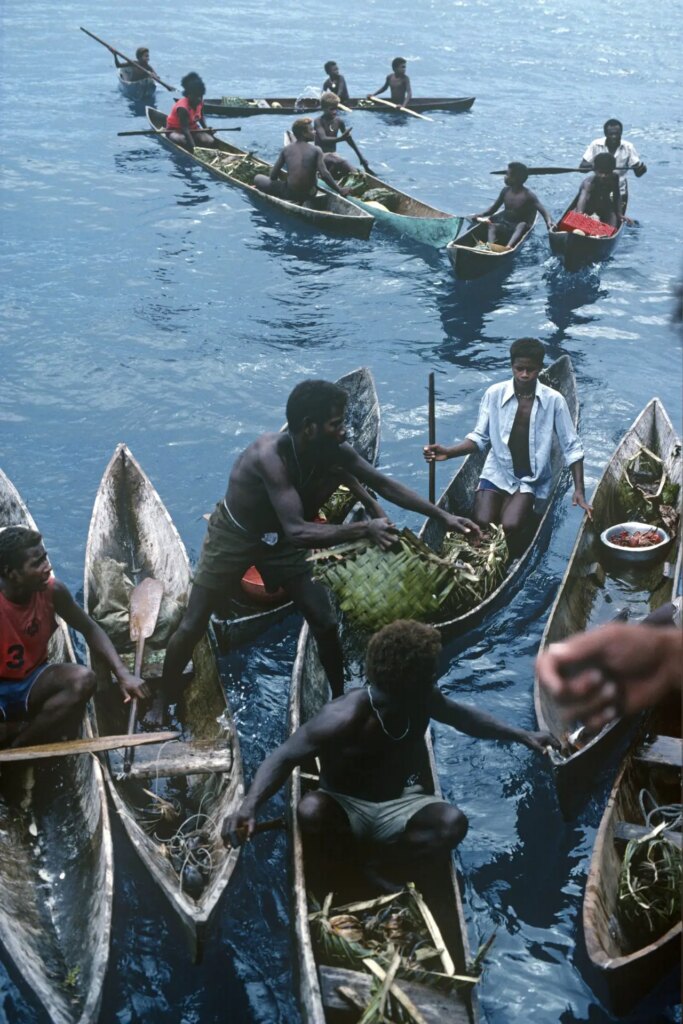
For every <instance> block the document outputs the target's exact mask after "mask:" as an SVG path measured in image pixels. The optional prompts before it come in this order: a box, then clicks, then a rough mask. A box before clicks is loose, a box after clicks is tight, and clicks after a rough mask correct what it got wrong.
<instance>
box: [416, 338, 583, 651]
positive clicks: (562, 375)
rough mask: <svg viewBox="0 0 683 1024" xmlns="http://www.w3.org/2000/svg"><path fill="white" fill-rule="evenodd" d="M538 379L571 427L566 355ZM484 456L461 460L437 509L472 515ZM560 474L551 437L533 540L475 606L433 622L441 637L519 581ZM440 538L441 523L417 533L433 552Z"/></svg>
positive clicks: (573, 400) (575, 410)
mask: <svg viewBox="0 0 683 1024" xmlns="http://www.w3.org/2000/svg"><path fill="white" fill-rule="evenodd" d="M539 379H540V380H541V381H542V382H543V383H544V384H547V385H548V386H549V387H552V388H555V390H557V391H559V392H560V394H561V395H562V396H563V397H564V399H565V401H566V402H567V405H568V406H569V412H570V414H571V417H572V420H573V422H574V424H575V425H576V424H577V422H578V418H579V402H578V398H577V394H576V378H575V376H574V368H573V366H572V364H571V360H570V358H569V356H561V357H560V359H558V360H556V361H555V362H554V363H551V364H550V366H549V367H548V368H547V369H546V370H544V371H543V372H542V373H541V375H540V378H539ZM486 455H487V452H479V451H477V452H472V454H471V455H467V456H466V457H465V458H464V459H463V460H462V463H461V465H460V468H459V469H458V471H457V472H456V474H455V476H454V477H453V479H452V480H451V482H450V483H449V485H448V487H447V488H446V490H445V491H444V492H443V494H442V495H441V497H440V498H439V500H438V502H437V504H438V505H439V507H440V508H445V509H447V511H448V512H452V513H453V514H454V515H459V516H469V517H471V516H472V512H473V509H474V495H475V491H476V489H477V483H478V482H479V477H480V476H481V472H482V469H483V468H484V462H485V461H486ZM564 472H565V470H564V461H563V458H562V453H561V451H560V447H559V444H558V443H557V438H555V439H554V440H553V448H552V484H551V489H550V494H549V495H548V498H547V500H546V502H545V503H544V507H543V509H542V511H541V512H540V514H538V515H536V516H535V523H536V528H535V530H534V533H533V537H532V538H531V540H530V541H529V545H528V547H527V548H526V550H525V551H524V553H523V554H522V555H521V556H520V557H519V558H518V559H516V560H515V561H514V562H513V563H512V564H511V565H510V566H509V567H508V570H507V572H506V574H505V576H504V577H503V579H502V580H501V581H500V583H499V584H498V586H496V588H495V589H494V590H492V591H491V593H490V594H489V595H488V597H486V598H485V599H484V600H483V601H482V602H481V603H480V604H477V605H475V606H474V607H473V608H471V609H470V610H469V611H466V612H464V613H462V614H460V615H458V616H456V617H455V618H450V619H445V620H443V621H440V622H434V625H435V626H437V627H438V628H439V629H440V630H441V632H442V634H443V635H444V637H452V636H460V635H462V634H463V633H466V632H467V630H468V629H471V628H472V627H473V626H474V625H476V623H477V622H479V621H481V619H482V618H483V617H484V616H485V615H487V614H489V612H491V611H493V610H494V608H496V607H498V606H499V605H500V603H501V601H502V599H503V598H504V597H505V596H508V595H509V594H510V591H511V590H512V587H513V585H515V584H516V583H518V582H519V581H520V580H521V577H522V572H523V570H524V568H525V566H526V564H527V562H528V561H529V559H530V557H531V555H532V553H533V552H534V551H538V549H539V544H540V540H541V535H542V532H543V530H544V527H545V526H546V524H549V520H550V516H551V513H552V508H553V503H554V500H555V498H556V497H557V494H558V492H559V490H560V485H561V482H562V479H563V475H564ZM444 535H445V531H444V528H443V526H442V524H441V523H439V522H437V521H436V520H435V519H428V520H427V521H426V522H425V523H424V525H423V526H422V529H421V530H420V534H419V536H420V539H421V540H423V541H424V542H425V544H426V545H427V546H428V547H430V548H431V549H432V550H433V551H436V552H438V551H439V550H440V549H441V546H442V544H443V540H444Z"/></svg>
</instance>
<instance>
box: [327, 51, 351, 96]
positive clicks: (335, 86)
mask: <svg viewBox="0 0 683 1024" xmlns="http://www.w3.org/2000/svg"><path fill="white" fill-rule="evenodd" d="M325 74H326V75H327V78H326V79H325V84H324V85H323V89H322V91H323V92H333V93H334V94H335V96H338V97H339V100H340V102H341V103H348V102H349V100H350V96H349V90H348V89H347V87H346V79H345V78H344V76H343V75H342V74H340V72H339V65H338V64H337V62H336V61H335V60H328V62H327V64H326V65H325Z"/></svg>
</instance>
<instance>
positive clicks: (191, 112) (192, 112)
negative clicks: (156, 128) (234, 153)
mask: <svg viewBox="0 0 683 1024" xmlns="http://www.w3.org/2000/svg"><path fill="white" fill-rule="evenodd" d="M180 84H181V85H182V87H183V96H182V99H179V100H176V102H175V103H174V104H173V109H172V110H171V113H170V114H169V115H168V117H167V119H166V128H167V129H168V130H169V131H170V133H171V134H170V135H169V136H168V138H169V139H170V140H171V141H172V142H177V143H178V145H179V146H184V147H185V149H188V150H189V151H190V153H192V152H193V151H194V147H195V146H215V145H216V140H215V139H214V137H213V135H212V134H211V132H210V130H208V129H207V126H206V121H205V120H204V93H205V92H206V86H205V85H204V82H203V81H202V80H201V78H200V77H199V75H198V74H196V72H194V71H191V72H190V73H189V75H185V77H184V78H183V79H182V81H181V83H180ZM202 129H204V130H203V131H202Z"/></svg>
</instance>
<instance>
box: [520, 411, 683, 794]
mask: <svg viewBox="0 0 683 1024" xmlns="http://www.w3.org/2000/svg"><path fill="white" fill-rule="evenodd" d="M641 445H644V446H646V447H647V448H649V449H650V450H651V451H653V452H654V453H655V454H656V455H659V457H660V458H661V459H662V460H663V461H664V465H665V468H666V471H667V473H668V474H669V476H670V478H671V480H672V481H673V482H674V483H679V484H680V483H681V476H682V474H681V456H680V440H679V438H678V437H677V436H676V432H675V430H674V427H673V424H672V423H671V420H670V419H669V417H668V415H667V412H666V410H665V409H664V406H663V405H662V403H661V402H660V401H659V399H657V398H653V399H652V400H651V401H650V402H648V404H647V405H646V406H645V408H644V409H643V411H642V412H641V413H640V414H639V415H638V416H637V418H636V419H635V421H634V422H633V423H632V424H631V426H630V427H629V429H628V430H627V431H626V433H625V434H624V436H623V438H622V439H621V441H620V442H619V444H618V445H617V447H616V449H615V451H614V453H613V454H612V457H611V458H610V461H609V462H608V464H607V466H606V467H605V469H604V471H603V474H602V476H601V477H600V480H599V481H598V483H597V486H596V488H595V492H594V494H593V497H592V499H591V502H592V505H593V520H592V522H591V520H589V519H587V518H584V519H583V521H582V523H581V525H580V526H579V530H578V534H577V537H576V541H575V543H574V548H573V550H572V553H571V555H570V557H569V562H568V564H567V568H566V570H565V574H564V577H563V579H562V582H561V584H560V588H559V590H558V592H557V596H556V598H555V601H554V602H553V606H552V608H551V610H550V615H549V616H548V622H547V624H546V627H545V630H544V632H543V637H542V639H541V645H540V649H541V650H543V649H544V648H545V647H547V646H548V645H549V644H552V643H557V642H558V641H560V640H564V639H565V638H566V637H568V636H570V635H572V634H573V633H578V632H582V631H583V630H585V629H586V628H587V626H588V625H589V624H590V616H591V611H592V608H593V605H594V602H595V601H596V598H597V596H598V594H599V590H600V580H601V579H602V575H601V573H600V571H599V570H598V572H597V575H596V572H595V567H596V566H600V563H601V560H603V561H604V555H603V551H602V545H601V543H600V533H601V531H602V530H604V529H605V528H606V527H607V526H608V525H611V523H612V522H613V521H618V520H619V512H618V502H617V496H616V494H617V487H618V485H619V480H620V478H621V474H622V471H623V468H624V465H625V463H626V462H627V461H628V459H630V458H631V457H632V456H633V455H635V453H636V452H637V451H638V449H639V447H640V446H641ZM615 517H616V518H615ZM674 559H675V554H674ZM647 576H648V579H651V581H652V586H653V592H652V597H651V605H650V610H654V609H655V608H656V607H658V606H659V605H660V604H663V603H664V602H665V601H668V600H670V599H671V593H672V582H671V580H669V581H668V582H666V583H665V585H664V586H661V585H660V583H661V569H657V568H656V567H655V568H654V569H653V570H651V571H650V572H648V574H647ZM655 588H656V589H655ZM615 611H616V608H615ZM534 704H535V708H536V719H537V721H538V728H539V729H541V730H543V731H545V732H549V733H551V734H552V735H553V736H555V737H556V738H557V739H558V740H560V741H561V742H563V741H564V739H565V737H566V735H567V725H566V723H565V721H564V719H563V717H562V714H561V711H560V708H559V706H558V705H557V702H556V701H555V699H554V698H553V697H552V696H551V694H549V693H548V692H547V690H545V688H543V687H541V686H540V685H539V681H538V678H536V680H535V683H534ZM577 724H578V723H577ZM636 724H637V723H635V722H628V721H625V720H623V719H621V720H618V721H616V722H614V723H612V724H611V725H610V726H607V727H605V729H603V730H602V732H601V733H599V734H598V735H597V736H595V737H594V738H593V739H592V740H590V741H589V742H588V743H587V744H586V746H584V747H582V748H581V749H580V750H578V751H576V753H574V754H572V756H570V757H567V758H561V757H560V756H559V755H557V754H554V753H551V754H550V758H551V762H552V765H553V769H554V774H555V779H556V783H557V786H558V792H559V796H560V803H561V805H562V807H563V809H565V811H566V812H568V811H570V810H572V809H573V806H574V804H575V803H576V801H577V798H578V797H579V796H580V795H581V791H582V790H583V791H585V788H586V787H587V785H589V784H590V783H591V782H592V781H593V779H594V778H595V775H596V772H597V771H599V769H600V768H601V767H603V766H604V764H605V763H606V760H607V757H608V754H609V753H610V751H611V750H613V749H614V747H615V746H616V745H617V744H618V743H619V742H620V741H621V740H623V738H624V736H625V735H626V734H627V733H628V731H629V730H631V731H632V730H633V728H634V727H635V725H636ZM570 731H571V728H570Z"/></svg>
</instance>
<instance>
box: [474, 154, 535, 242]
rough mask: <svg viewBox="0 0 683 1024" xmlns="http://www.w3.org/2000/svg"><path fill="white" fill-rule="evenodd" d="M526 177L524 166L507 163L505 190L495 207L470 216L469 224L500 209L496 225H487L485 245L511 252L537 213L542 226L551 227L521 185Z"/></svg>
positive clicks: (490, 223)
mask: <svg viewBox="0 0 683 1024" xmlns="http://www.w3.org/2000/svg"><path fill="white" fill-rule="evenodd" d="M528 177H529V171H528V169H527V166H526V164H520V163H517V162H516V161H513V162H512V163H509V164H508V169H507V174H506V175H505V178H504V181H505V188H503V189H501V192H500V194H499V196H498V198H497V199H496V201H495V203H493V205H492V206H489V208H488V210H484V212H483V213H475V214H472V217H471V218H470V219H471V220H477V219H479V218H480V217H491V216H492V215H493V214H494V213H495V212H496V211H497V210H499V209H500V208H501V206H502V207H503V215H502V217H500V218H499V219H498V220H497V221H489V234H488V243H489V245H490V244H491V243H492V242H495V243H497V244H499V245H503V246H505V247H506V248H507V249H514V247H515V246H516V245H517V243H518V242H519V241H520V239H521V238H522V236H523V235H524V234H526V232H527V231H528V230H529V228H530V227H531V225H532V224H533V222H534V217H535V216H536V211H537V210H538V212H539V213H540V215H541V217H543V220H544V221H545V222H546V225H547V228H548V231H550V230H552V228H554V227H555V225H554V223H553V220H552V218H551V216H550V214H549V213H548V211H547V210H546V208H545V206H544V205H543V204H542V202H541V200H540V199H539V198H538V196H537V195H536V194H535V193H534V192H532V191H531V189H530V188H527V187H526V185H525V184H524V182H525V181H526V180H527V178H528Z"/></svg>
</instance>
